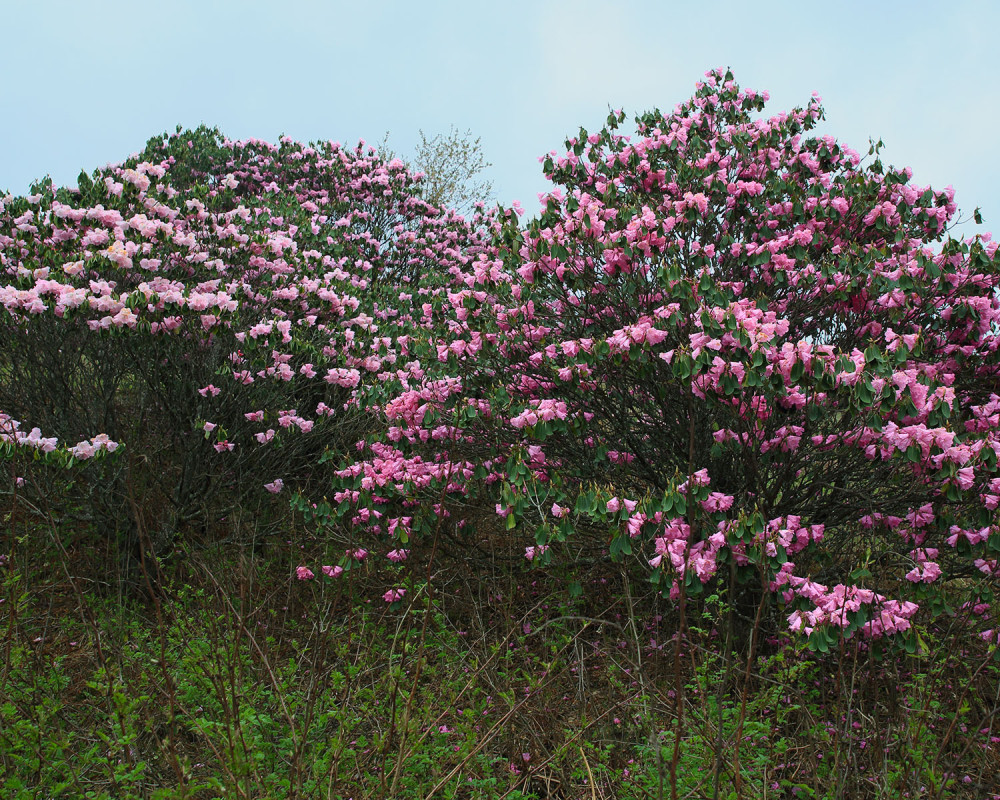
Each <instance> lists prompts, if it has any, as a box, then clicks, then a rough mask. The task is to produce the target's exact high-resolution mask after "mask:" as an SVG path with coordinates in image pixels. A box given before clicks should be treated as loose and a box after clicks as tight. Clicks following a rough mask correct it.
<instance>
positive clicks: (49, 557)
mask: <svg viewBox="0 0 1000 800" xmlns="http://www.w3.org/2000/svg"><path fill="white" fill-rule="evenodd" d="M7 522H8V523H12V522H17V523H18V524H16V525H13V527H12V530H14V531H16V533H17V535H16V536H15V533H13V532H12V533H9V534H5V537H6V538H5V539H4V540H3V544H4V551H3V552H4V553H5V555H6V556H7V558H6V560H5V562H4V565H3V566H2V567H0V581H2V601H3V602H2V603H0V630H2V631H3V637H2V646H0V698H2V700H0V796H3V797H5V798H16V800H21V799H22V798H24V799H25V800H26V799H27V798H55V797H66V798H77V797H86V798H116V799H117V798H161V799H163V800H166V798H171V799H172V798H223V797H224V798H230V797H232V798H347V797H351V798H358V799H360V798H389V797H413V798H433V797H438V798H498V797H506V798H546V797H551V798H626V799H630V798H636V799H637V800H638V798H665V797H691V798H758V797H773V798H792V797H798V798H845V797H846V798H855V797H857V798H863V797H873V798H874V797H913V798H917V797H921V798H924V797H927V798H930V797H969V798H973V797H975V798H982V797H988V796H990V793H991V792H998V791H1000V786H998V785H997V782H996V780H995V778H994V777H993V776H995V775H996V774H998V772H1000V763H998V761H1000V759H998V757H997V756H998V752H1000V749H998V742H1000V738H998V736H1000V723H997V720H996V715H997V711H998V708H1000V704H998V701H1000V694H998V693H1000V670H998V665H997V663H996V661H995V660H993V659H992V658H991V656H990V654H989V653H987V652H986V650H985V648H983V649H982V650H981V651H973V650H968V651H964V652H961V651H957V650H956V649H955V648H954V647H952V646H950V645H949V640H946V639H941V640H935V639H934V638H933V637H934V632H933V631H925V632H924V638H925V641H926V642H927V643H928V646H927V648H926V649H924V650H922V651H920V652H918V653H917V654H916V655H915V656H913V657H911V658H908V659H907V660H905V661H904V662H899V663H896V662H877V661H875V660H874V659H872V658H869V657H867V656H866V654H865V653H863V652H861V653H859V652H857V651H855V650H853V649H842V650H841V651H840V652H838V653H831V654H829V655H826V656H819V655H815V654H811V653H808V651H806V650H804V648H803V643H802V642H801V641H800V640H798V639H792V638H790V637H788V636H787V635H784V634H780V633H777V631H779V630H780V627H779V626H774V627H773V629H771V628H770V620H771V616H770V612H768V613H766V614H765V615H764V617H763V618H765V619H766V620H768V624H767V625H763V624H762V625H759V626H757V628H755V629H754V630H752V631H751V633H750V635H749V636H746V635H740V634H739V630H740V628H739V624H740V620H739V612H738V611H737V610H735V609H734V608H732V607H731V606H730V604H729V603H728V602H727V598H726V592H725V588H724V587H721V588H718V590H717V592H716V593H715V594H712V595H708V596H707V597H703V598H699V599H698V601H697V602H695V601H691V602H690V603H689V607H688V609H687V612H686V620H687V624H686V628H685V631H684V635H683V636H678V635H677V628H678V617H677V609H676V608H674V607H673V606H672V605H671V604H670V603H667V602H666V601H664V600H662V599H661V598H659V596H658V595H656V594H655V593H654V592H652V591H651V587H646V586H644V585H642V584H637V583H636V582H634V581H630V580H629V578H628V575H627V570H624V569H623V568H622V567H621V566H620V565H619V566H617V567H616V566H614V565H611V564H606V565H597V566H595V567H594V568H592V569H591V571H590V572H589V573H587V574H586V575H580V576H577V577H578V578H580V581H581V584H582V585H583V589H584V591H583V592H582V593H578V592H576V591H574V592H572V593H571V592H570V591H568V590H567V586H568V583H567V581H565V580H564V579H562V578H560V576H558V575H555V574H549V573H545V572H541V571H531V570H530V569H529V568H528V566H527V565H526V564H525V565H523V566H522V565H520V564H519V563H518V562H515V563H516V564H517V566H515V567H513V568H510V567H507V568H504V569H497V570H495V571H489V570H487V571H483V570H475V571H472V570H470V569H469V566H468V564H466V563H462V562H461V561H460V560H456V559H451V560H447V559H439V561H438V563H436V564H434V565H433V566H434V569H433V570H432V569H431V565H430V564H426V572H425V573H424V572H423V571H422V569H416V570H414V571H413V572H412V573H410V577H409V578H408V579H407V580H408V581H409V583H408V593H407V597H406V601H405V603H400V604H393V605H391V606H388V605H387V604H386V603H384V602H383V601H382V599H381V593H382V591H384V586H385V584H384V580H383V579H382V578H380V577H379V576H378V575H375V574H373V573H370V572H366V571H365V570H352V571H350V572H349V573H346V574H345V575H344V576H342V577H341V578H339V579H337V580H332V581H331V580H325V579H324V580H315V581H298V580H295V579H294V567H295V566H296V565H297V564H298V563H302V560H303V559H304V558H305V557H306V555H307V554H306V553H304V551H303V550H302V546H301V545H300V544H298V543H289V542H281V541H280V540H277V539H273V538H272V539H269V540H267V541H266V542H265V543H263V544H261V543H259V542H258V543H257V546H255V547H253V546H249V545H245V544H240V543H239V541H237V540H233V539H230V540H229V541H228V542H227V543H225V544H215V545H211V544H210V543H207V542H203V543H202V545H201V546H199V547H193V546H191V547H189V548H188V549H187V550H186V551H185V552H183V553H177V554H175V556H174V557H173V558H172V559H171V560H170V562H169V563H164V564H163V565H162V574H163V575H164V576H166V578H165V582H164V584H163V585H162V586H161V587H159V588H158V589H157V590H156V591H155V592H146V593H136V592H127V591H126V592H122V591H120V589H119V586H118V584H117V581H118V579H117V578H116V576H115V575H113V574H111V575H109V574H107V572H106V564H107V563H109V560H108V559H105V558H101V557H100V556H98V555H97V548H93V547H88V545H87V540H86V538H85V537H80V536H70V535H69V534H68V532H67V531H66V530H63V529H62V528H61V527H60V524H59V523H56V522H50V523H48V524H47V525H41V524H38V522H37V521H31V520H28V519H26V518H15V517H13V516H8V517H7ZM220 538H222V539H225V537H220ZM417 550H419V548H417ZM424 555H426V554H424ZM420 557H421V554H420V553H419V552H416V551H415V554H414V556H413V558H414V559H416V560H419V559H420ZM110 562H111V563H114V562H115V560H114V559H110ZM421 574H422V577H421ZM428 577H430V580H428ZM751 622H752V621H751ZM768 630H770V633H768ZM942 635H943V634H942Z"/></svg>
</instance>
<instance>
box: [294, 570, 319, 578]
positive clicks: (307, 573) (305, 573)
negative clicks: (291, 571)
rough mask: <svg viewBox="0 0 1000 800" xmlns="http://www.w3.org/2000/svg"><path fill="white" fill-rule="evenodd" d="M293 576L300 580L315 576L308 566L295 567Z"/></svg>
mask: <svg viewBox="0 0 1000 800" xmlns="http://www.w3.org/2000/svg"><path fill="white" fill-rule="evenodd" d="M295 577H296V578H298V579H299V580H300V581H311V580H312V579H313V578H314V577H316V576H315V575H313V572H312V570H311V569H309V567H296V568H295Z"/></svg>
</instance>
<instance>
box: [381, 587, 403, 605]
mask: <svg viewBox="0 0 1000 800" xmlns="http://www.w3.org/2000/svg"><path fill="white" fill-rule="evenodd" d="M405 596H406V589H390V590H389V591H388V592H386V593H385V594H384V595H382V599H383V600H385V602H387V603H395V602H396V601H397V600H402V599H403V598H404V597H405Z"/></svg>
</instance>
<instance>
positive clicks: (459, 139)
mask: <svg viewBox="0 0 1000 800" xmlns="http://www.w3.org/2000/svg"><path fill="white" fill-rule="evenodd" d="M419 134H420V143H419V144H418V145H417V147H416V150H415V152H414V154H413V156H412V157H411V158H407V157H405V156H402V155H400V154H399V153H396V152H395V151H394V150H393V149H392V147H391V146H390V145H389V134H388V133H386V135H385V136H384V137H383V139H382V141H381V143H380V144H379V145H377V149H378V150H379V152H380V153H381V154H382V156H383V158H386V159H390V158H393V157H399V158H401V159H402V160H403V161H405V162H406V165H407V166H408V167H409V168H410V169H411V170H413V171H414V172H422V173H424V175H425V176H426V177H425V178H424V181H423V197H424V199H425V200H426V201H427V202H429V203H432V204H434V205H436V206H448V207H450V208H454V209H456V210H458V211H460V212H461V213H463V214H469V213H471V212H472V210H473V208H474V205H475V203H476V202H477V201H482V202H484V203H489V202H490V201H491V200H492V199H493V182H492V181H491V180H488V179H486V178H485V177H484V173H485V172H486V170H488V169H489V168H490V167H492V166H493V164H492V163H490V162H489V161H487V160H486V156H485V155H484V154H483V145H482V140H481V139H480V137H478V136H476V137H475V138H473V135H472V130H471V129H466V130H465V131H461V130H459V129H458V128H456V127H455V126H454V125H452V126H451V128H450V129H449V130H448V132H447V133H437V134H435V135H433V136H430V137H428V135H427V134H426V133H424V131H423V130H420V131H419Z"/></svg>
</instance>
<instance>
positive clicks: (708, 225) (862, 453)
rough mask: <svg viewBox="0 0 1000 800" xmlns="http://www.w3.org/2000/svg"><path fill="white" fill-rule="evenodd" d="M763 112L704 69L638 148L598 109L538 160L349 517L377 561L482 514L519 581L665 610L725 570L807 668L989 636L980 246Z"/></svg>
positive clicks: (944, 209) (352, 466) (343, 512)
mask: <svg viewBox="0 0 1000 800" xmlns="http://www.w3.org/2000/svg"><path fill="white" fill-rule="evenodd" d="M766 99H767V95H766V94H764V93H756V92H753V91H744V90H741V89H740V88H739V87H738V86H737V85H736V84H735V82H734V81H733V78H732V76H731V75H730V74H729V73H724V72H722V71H716V72H712V73H709V74H708V76H707V80H706V81H705V82H704V83H701V84H699V86H698V88H697V92H696V94H695V95H694V97H693V98H692V99H691V100H690V101H688V102H686V103H684V104H681V105H679V106H678V107H677V108H676V109H675V110H674V112H673V113H672V114H670V115H663V114H661V113H660V112H652V113H649V114H646V115H643V116H641V117H639V118H638V119H637V125H638V135H637V136H636V137H635V138H634V139H631V138H629V137H627V136H624V135H622V134H620V133H619V132H618V129H619V126H621V125H622V123H623V122H624V115H623V114H621V113H619V112H616V113H613V114H612V115H611V116H610V117H609V119H608V124H607V126H606V127H605V128H604V129H603V130H601V131H598V132H596V133H588V132H587V131H582V130H581V131H580V133H579V135H578V136H577V137H574V138H572V139H570V140H569V141H568V142H567V148H568V149H567V152H566V153H565V155H563V156H557V155H556V154H555V153H553V154H551V155H550V156H549V157H548V158H546V159H545V170H546V173H547V175H548V177H549V178H550V180H551V181H552V182H553V184H554V188H553V189H552V191H551V192H550V193H549V194H548V195H547V196H546V197H545V198H544V211H543V213H542V214H541V216H540V217H539V218H538V219H536V220H534V221H532V222H531V223H530V224H528V225H527V226H525V227H523V228H522V227H521V226H520V224H519V223H518V221H517V216H516V214H514V213H511V212H509V211H508V212H507V213H506V214H505V215H504V219H503V225H502V230H501V231H500V236H499V240H498V247H499V251H498V254H499V258H500V260H501V262H502V263H498V262H497V260H496V259H483V260H480V261H475V262H473V263H472V264H471V265H469V266H468V267H467V268H466V270H465V273H464V278H463V279H462V280H461V281H460V283H464V288H462V289H461V290H460V291H458V290H456V291H453V292H451V293H449V294H448V295H447V299H448V303H447V304H446V305H444V306H443V307H442V309H441V312H442V314H443V315H444V316H443V319H442V321H441V322H440V323H439V324H437V325H436V327H435V331H436V339H434V340H433V341H431V340H428V344H429V345H430V350H429V352H428V353H427V354H426V355H427V357H429V358H431V359H433V360H436V361H437V362H438V363H437V364H435V365H434V371H433V374H431V370H430V368H429V367H428V376H427V378H426V379H425V380H424V381H423V382H422V383H415V384H414V385H411V386H409V387H407V388H406V391H403V392H401V393H399V394H398V395H397V396H396V397H395V398H394V399H392V400H391V401H389V402H388V403H386V404H385V406H384V408H383V409H381V410H382V412H383V413H384V417H385V419H386V421H387V424H388V425H390V426H391V427H389V428H388V430H387V431H385V433H384V435H380V436H379V437H377V439H376V440H372V441H369V442H368V443H367V444H366V447H365V448H364V449H363V451H362V452H361V453H360V456H359V457H355V458H352V459H351V460H350V462H349V463H346V464H345V465H344V466H343V468H342V469H341V471H340V472H339V473H338V475H339V478H340V484H339V490H338V492H337V494H336V498H337V500H338V502H340V504H341V505H340V507H339V509H338V510H337V512H336V514H339V517H340V519H342V520H346V521H349V522H350V524H352V525H353V526H354V528H355V529H356V530H358V531H361V532H364V533H365V535H376V536H379V537H382V540H383V541H385V542H386V544H385V547H386V549H389V548H395V547H397V546H398V543H399V542H402V543H405V542H406V541H408V539H409V538H410V537H411V536H412V535H413V534H414V532H417V531H426V530H428V529H430V528H435V529H437V527H438V526H440V525H441V523H442V520H443V519H447V518H449V517H448V515H453V514H454V515H455V517H454V518H451V519H450V521H449V522H448V523H447V524H448V525H449V526H451V525H453V524H454V526H455V527H456V528H457V527H460V526H461V525H462V524H465V523H471V521H472V520H471V515H467V514H465V511H463V509H464V510H468V508H469V504H470V503H472V502H473V500H474V499H475V498H477V497H478V498H479V500H478V501H476V502H478V504H479V506H482V505H484V504H486V503H489V504H490V507H492V506H493V504H494V503H495V505H496V513H497V515H498V516H499V517H500V519H501V520H502V524H503V526H505V528H506V529H507V530H512V531H515V532H517V531H521V530H525V531H527V532H530V534H531V535H532V538H533V541H529V542H528V543H527V546H526V557H527V558H528V559H530V560H532V561H533V563H535V564H545V563H548V562H549V561H550V560H551V559H553V558H555V557H557V556H558V554H559V553H560V552H568V551H566V550H565V548H564V547H562V546H561V545H563V543H568V542H570V541H573V542H576V543H578V544H582V543H585V542H587V541H590V542H596V543H598V544H604V545H607V544H608V543H610V544H609V547H608V551H609V555H610V556H611V557H612V558H625V557H631V558H633V559H637V560H639V561H640V562H641V563H644V564H647V565H648V568H649V569H650V575H651V579H652V580H653V581H654V583H657V584H659V585H661V586H662V587H663V589H664V592H665V593H667V594H669V595H670V596H671V597H673V598H675V599H681V598H683V597H686V596H691V595H694V594H697V593H699V592H700V591H702V588H703V586H704V585H705V584H707V583H709V582H712V581H714V580H716V579H717V577H718V576H719V574H720V568H722V567H723V566H725V565H729V564H732V565H733V567H734V569H735V571H736V574H737V576H738V578H739V581H740V583H741V584H746V583H747V582H751V583H753V584H755V585H757V586H758V587H760V588H761V589H764V590H766V591H767V592H769V593H771V594H772V595H773V596H774V597H775V599H776V600H777V601H778V602H779V604H781V605H782V606H784V608H785V613H786V616H787V624H788V625H789V626H790V628H791V629H792V630H795V631H801V632H803V633H805V634H808V635H809V637H810V643H811V645H812V646H813V647H816V648H818V649H821V650H826V649H827V648H828V647H829V646H830V645H831V644H832V643H833V642H834V641H835V640H836V639H837V638H839V636H841V635H846V636H851V635H853V634H854V632H855V631H860V632H862V633H863V634H864V636H865V637H867V638H868V639H869V640H872V639H875V640H877V639H879V638H880V637H883V636H884V635H885V634H892V633H899V632H907V631H909V630H910V629H911V626H912V624H913V619H914V617H915V615H916V614H917V612H918V611H919V610H921V609H923V610H925V611H926V613H927V614H928V615H929V616H935V615H939V614H942V613H954V611H955V610H956V609H957V608H958V607H959V606H962V607H963V608H966V609H973V608H974V609H975V611H976V613H978V614H981V615H983V614H988V609H989V603H990V602H992V599H993V591H994V589H995V586H996V578H997V576H998V574H1000V569H998V560H997V559H998V554H1000V528H998V527H997V524H996V508H997V505H998V503H1000V500H998V498H1000V474H998V472H997V454H998V452H1000V441H998V431H997V429H998V424H1000V423H998V420H1000V395H998V394H997V374H998V359H997V343H998V339H997V327H996V322H997V316H998V313H1000V311H998V309H1000V304H998V301H997V300H996V297H995V292H996V288H997V283H998V273H997V266H998V260H997V253H996V251H997V246H996V243H994V242H992V241H991V239H990V236H989V235H988V234H984V235H977V236H975V237H974V238H972V239H968V240H966V241H958V240H955V239H953V238H951V237H949V236H948V235H947V231H948V226H949V222H950V221H951V220H952V218H953V215H954V214H955V211H956V206H955V203H954V200H953V196H952V192H951V190H950V189H948V190H945V191H935V190H933V189H930V188H928V187H920V186H915V185H913V184H912V183H911V175H910V172H909V171H908V170H901V169H894V168H887V167H885V166H884V165H883V164H882V162H881V160H880V159H879V146H878V145H875V146H873V147H872V149H871V151H870V152H869V154H868V155H869V158H868V159H867V160H864V159H862V158H861V157H860V156H859V154H857V153H855V152H854V151H852V150H850V149H849V148H847V147H845V146H843V145H841V144H840V143H838V142H837V141H836V140H834V139H833V138H832V137H829V136H823V137H812V138H809V137H808V136H807V134H808V133H809V131H810V130H811V129H812V128H813V127H814V125H815V124H816V122H817V121H818V120H819V119H820V118H821V117H822V113H823V112H822V107H821V106H820V103H819V99H818V98H814V99H813V100H811V101H810V103H809V104H808V105H807V106H806V107H805V108H802V109H795V110H793V111H791V112H788V113H782V114H778V115H774V116H771V117H761V116H758V115H757V112H760V111H762V110H763V108H764V104H765V101H766ZM435 357H436V358H435ZM434 498H436V499H434ZM459 516H461V517H462V518H461V519H459ZM726 572H727V573H728V569H727V570H726ZM899 641H902V642H904V643H905V644H906V646H907V647H909V648H912V647H913V646H915V645H914V642H915V640H914V638H913V637H912V636H911V635H910V634H906V635H904V636H902V637H900V638H899Z"/></svg>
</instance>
